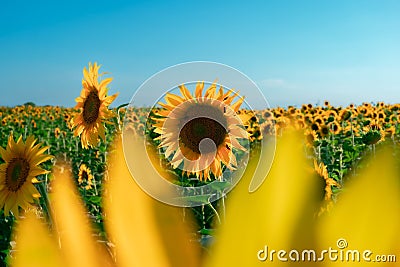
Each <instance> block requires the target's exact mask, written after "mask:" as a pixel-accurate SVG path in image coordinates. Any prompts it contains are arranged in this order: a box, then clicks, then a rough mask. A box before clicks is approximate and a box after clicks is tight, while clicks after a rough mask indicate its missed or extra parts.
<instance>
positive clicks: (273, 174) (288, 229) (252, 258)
mask: <svg viewBox="0 0 400 267" xmlns="http://www.w3.org/2000/svg"><path fill="white" fill-rule="evenodd" d="M263 160H264V159H262V158H261V159H260V162H261V164H262V162H263ZM255 164H257V162H256V161H255V160H252V161H250V163H249V166H248V169H247V172H246V173H245V175H244V177H243V178H242V180H241V181H240V183H239V185H238V186H237V187H236V188H235V189H234V190H233V191H232V193H231V194H230V195H228V201H227V204H226V205H227V215H226V221H225V223H224V224H223V225H222V227H221V228H220V229H219V230H218V233H217V236H216V245H215V247H212V248H211V251H212V253H211V254H212V256H211V257H210V259H209V261H208V263H207V264H206V266H207V267H214V266H216V267H217V266H260V265H263V264H266V265H268V266H273V265H275V264H277V265H279V264H282V262H279V261H277V260H276V259H270V255H269V254H268V253H267V255H266V253H260V256H261V257H265V256H268V259H266V260H267V261H268V262H262V261H260V260H259V259H258V255H257V254H258V252H259V251H260V250H263V249H264V248H265V246H268V247H269V250H271V249H275V250H280V249H290V248H293V247H294V246H295V247H296V248H302V247H310V246H312V245H313V243H312V240H313V232H312V230H313V225H314V219H313V218H314V215H313V214H314V213H315V211H316V210H317V207H318V204H319V200H320V199H321V198H322V194H321V192H323V187H322V184H320V183H319V182H320V181H319V180H318V179H316V177H315V176H313V175H310V173H309V172H307V168H306V167H307V164H306V161H305V159H304V153H303V151H302V140H301V139H300V138H299V136H298V135H296V134H294V133H290V134H288V135H286V136H284V137H283V138H281V139H280V140H278V143H277V150H276V154H275V159H274V162H273V165H272V168H271V171H270V173H269V174H268V176H267V178H266V179H265V181H264V183H263V184H262V185H261V186H260V187H259V189H258V190H257V191H255V192H253V193H249V192H248V185H249V183H250V180H251V179H252V178H253V175H254V169H255ZM255 175H257V173H255ZM286 256H287V255H286ZM274 257H276V256H274Z"/></svg>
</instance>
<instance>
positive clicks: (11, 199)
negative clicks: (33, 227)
mask: <svg viewBox="0 0 400 267" xmlns="http://www.w3.org/2000/svg"><path fill="white" fill-rule="evenodd" d="M35 143H36V139H35V138H34V137H33V136H29V137H28V138H27V140H26V143H24V142H23V141H22V136H21V137H20V138H19V139H18V140H17V142H15V141H14V137H13V136H12V135H10V137H9V138H8V144H7V147H6V149H4V148H2V147H0V154H1V157H2V158H3V160H4V161H5V163H3V164H1V165H0V208H3V207H4V213H5V215H8V214H9V211H10V210H11V211H12V213H13V214H14V216H18V207H22V208H23V209H26V208H27V207H28V204H29V203H32V202H33V200H34V198H38V197H40V194H39V192H38V191H37V189H36V188H35V186H34V183H38V182H39V181H38V180H37V179H36V176H38V175H40V174H46V173H48V171H46V170H43V169H42V168H40V167H39V164H40V163H42V162H45V161H47V160H49V159H51V158H53V156H50V155H46V154H43V153H44V152H45V151H46V150H47V149H48V148H49V147H41V146H42V145H41V144H36V145H35Z"/></svg>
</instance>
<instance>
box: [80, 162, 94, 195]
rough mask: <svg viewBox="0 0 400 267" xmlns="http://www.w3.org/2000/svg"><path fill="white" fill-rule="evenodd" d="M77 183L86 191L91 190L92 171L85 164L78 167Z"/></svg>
mask: <svg viewBox="0 0 400 267" xmlns="http://www.w3.org/2000/svg"><path fill="white" fill-rule="evenodd" d="M78 183H79V185H81V186H82V187H84V188H85V189H86V190H89V189H91V188H92V185H93V174H92V171H91V170H90V169H89V168H88V167H87V166H86V165H85V164H81V166H80V167H79V173H78Z"/></svg>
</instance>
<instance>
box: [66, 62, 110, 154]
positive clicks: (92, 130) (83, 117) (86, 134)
mask: <svg viewBox="0 0 400 267" xmlns="http://www.w3.org/2000/svg"><path fill="white" fill-rule="evenodd" d="M99 69H100V66H99V65H97V63H94V65H91V64H90V63H89V70H87V69H86V67H85V68H84V69H83V77H84V78H83V80H82V86H83V88H82V92H81V95H80V96H79V97H77V98H76V99H75V101H76V102H77V104H76V106H75V108H77V109H80V113H78V114H77V115H76V116H75V118H74V123H73V128H75V131H74V135H75V136H80V137H81V143H82V147H83V148H88V147H89V146H95V145H97V144H98V141H99V137H100V138H102V139H103V140H105V133H104V131H105V129H104V125H103V124H102V122H103V121H105V120H107V119H110V118H112V117H113V116H114V114H113V112H112V111H110V110H109V109H108V106H109V105H110V104H111V103H112V102H113V101H114V99H115V98H116V97H117V95H118V94H114V95H112V96H107V90H108V89H107V85H108V84H109V83H110V82H111V81H112V78H107V79H104V80H102V81H101V82H99V80H98V79H99V76H101V75H102V74H100V75H99V74H98V71H99Z"/></svg>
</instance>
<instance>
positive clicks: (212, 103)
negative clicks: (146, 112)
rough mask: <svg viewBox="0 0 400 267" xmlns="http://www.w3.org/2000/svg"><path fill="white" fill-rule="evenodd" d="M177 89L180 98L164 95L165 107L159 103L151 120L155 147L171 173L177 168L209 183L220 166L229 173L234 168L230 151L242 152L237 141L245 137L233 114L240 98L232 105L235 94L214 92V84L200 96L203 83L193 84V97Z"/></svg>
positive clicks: (240, 124) (215, 88) (237, 107)
mask: <svg viewBox="0 0 400 267" xmlns="http://www.w3.org/2000/svg"><path fill="white" fill-rule="evenodd" d="M179 89H180V92H181V94H182V96H179V95H175V94H171V93H168V94H166V96H165V101H166V103H162V102H160V103H159V104H160V105H161V106H162V107H163V109H162V110H160V111H159V112H158V116H157V117H155V118H154V120H155V124H154V127H155V130H154V131H155V132H156V133H158V134H160V136H159V137H158V139H159V140H161V143H160V145H159V147H160V148H163V149H164V153H165V156H166V157H167V158H171V160H170V163H171V165H172V167H173V168H174V169H176V168H178V167H179V166H181V169H182V170H183V173H184V174H187V175H190V174H194V175H196V177H197V178H198V179H200V180H208V179H211V177H210V173H212V174H213V175H214V177H215V178H216V179H218V178H220V177H221V176H222V168H223V165H224V166H226V167H227V168H229V169H231V170H234V169H235V167H236V165H237V163H236V157H235V155H234V154H233V151H232V150H233V149H240V150H243V151H246V148H244V147H243V146H242V145H241V144H240V143H239V142H238V139H240V138H248V133H247V132H246V130H245V129H244V128H242V126H243V121H242V119H241V118H240V117H239V116H238V115H237V114H236V113H237V112H238V110H239V107H240V106H241V104H242V102H243V98H239V99H238V100H237V101H235V102H234V103H232V102H233V101H234V99H235V98H236V97H237V96H238V94H237V93H236V92H234V91H233V90H229V91H227V92H224V90H223V88H222V87H220V88H219V90H218V91H217V87H216V84H215V83H213V84H212V85H211V86H210V87H209V88H208V89H206V91H205V93H204V95H203V89H204V83H203V82H199V83H197V85H196V89H195V92H194V95H192V94H191V93H190V91H189V90H188V89H187V88H186V87H185V86H184V85H181V86H179ZM222 164H223V165H222ZM182 165H183V166H182Z"/></svg>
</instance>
